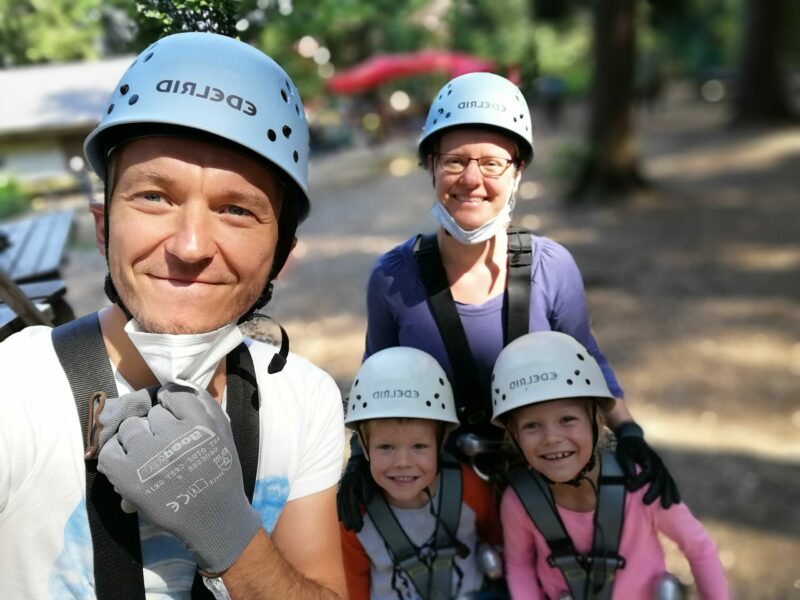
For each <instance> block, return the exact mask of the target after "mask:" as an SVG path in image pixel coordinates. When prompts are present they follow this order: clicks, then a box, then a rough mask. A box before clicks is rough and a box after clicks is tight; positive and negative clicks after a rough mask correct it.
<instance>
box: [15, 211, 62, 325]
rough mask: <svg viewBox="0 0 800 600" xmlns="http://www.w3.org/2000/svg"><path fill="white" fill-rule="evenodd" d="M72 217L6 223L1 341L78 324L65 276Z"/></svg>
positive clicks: (55, 215)
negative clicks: (34, 328)
mask: <svg viewBox="0 0 800 600" xmlns="http://www.w3.org/2000/svg"><path fill="white" fill-rule="evenodd" d="M72 217H73V212H72V210H66V211H59V212H48V213H43V214H41V215H36V216H34V217H31V218H27V219H22V220H19V221H14V222H10V223H0V301H2V302H0V340H2V339H4V338H6V337H8V336H9V335H11V334H12V333H14V332H15V331H18V330H20V329H22V328H23V327H25V326H26V325H33V324H52V323H59V322H65V321H66V320H69V319H70V318H72V316H73V315H72V310H71V309H70V308H69V306H68V305H67V304H66V301H65V300H64V294H65V292H66V286H65V285H64V282H63V281H62V280H61V278H60V274H59V270H60V268H61V264H62V262H63V257H64V248H65V246H66V243H67V240H68V239H69V234H70V230H71V228H72Z"/></svg>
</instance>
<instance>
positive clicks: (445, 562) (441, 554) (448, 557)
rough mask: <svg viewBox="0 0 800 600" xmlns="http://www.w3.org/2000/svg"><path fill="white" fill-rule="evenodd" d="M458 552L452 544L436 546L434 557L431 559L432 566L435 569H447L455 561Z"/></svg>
mask: <svg viewBox="0 0 800 600" xmlns="http://www.w3.org/2000/svg"><path fill="white" fill-rule="evenodd" d="M457 554H458V552H457V551H456V549H455V548H453V547H452V546H447V547H445V548H438V549H437V550H436V557H435V558H434V559H433V564H432V568H433V569H434V570H435V569H449V568H450V565H452V564H453V563H454V562H455V558H456V555H457Z"/></svg>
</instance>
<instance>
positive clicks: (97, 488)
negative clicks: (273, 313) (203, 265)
mask: <svg viewBox="0 0 800 600" xmlns="http://www.w3.org/2000/svg"><path fill="white" fill-rule="evenodd" d="M53 346H54V348H55V351H56V355H57V356H58V359H59V361H60V362H61V366H62V368H63V369H64V372H65V373H66V375H67V379H68V381H69V384H70V388H71V389H72V395H73V397H74V399H75V403H76V405H77V408H78V416H79V418H80V421H81V430H82V432H83V436H84V439H87V430H88V423H89V416H90V415H89V412H90V406H91V405H92V404H93V397H94V395H95V393H96V392H98V391H102V392H105V394H107V396H108V397H109V398H114V397H116V396H117V386H116V382H115V380H114V373H113V371H112V370H111V364H110V363H109V359H108V353H107V352H106V347H105V343H104V342H103V335H102V332H101V330H100V322H99V319H98V316H97V313H94V314H91V315H87V316H85V317H82V318H81V319H78V320H76V321H72V322H70V323H67V324H65V325H61V326H60V327H56V328H55V329H54V330H53ZM226 367H227V378H228V380H227V401H226V408H227V412H228V416H229V417H230V420H231V431H232V433H233V438H234V443H235V444H236V450H237V452H238V454H239V462H240V464H241V467H242V479H243V482H244V488H245V494H246V495H247V499H248V500H250V502H251V503H252V501H253V492H254V488H255V480H256V473H257V470H258V447H259V419H258V409H259V397H258V385H257V382H256V375H255V369H254V366H253V359H252V357H251V356H250V352H249V350H248V349H247V346H246V345H245V344H244V343H242V344H240V345H239V346H238V347H237V348H235V349H234V350H232V351H231V352H230V353H228V356H227V358H226ZM120 501H121V498H120V496H119V494H117V493H116V492H115V491H114V488H113V486H112V485H111V483H109V481H108V479H106V477H105V476H104V475H103V474H102V473H98V472H97V461H96V460H91V461H88V460H87V462H86V512H87V514H88V517H89V529H90V531H91V534H92V545H93V547H94V576H95V588H96V595H97V598H98V600H107V599H111V598H114V599H116V598H122V597H124V598H130V599H131V600H144V597H145V595H144V576H143V573H142V553H141V544H140V541H139V521H138V517H137V515H136V514H127V513H125V512H123V511H122V509H121V508H120ZM192 598H193V599H194V600H200V599H207V598H213V595H212V594H211V592H210V591H209V590H208V589H206V587H205V585H204V584H203V582H202V577H201V576H200V575H199V574H198V573H197V572H195V578H194V582H193V584H192Z"/></svg>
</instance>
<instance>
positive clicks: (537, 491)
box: [509, 451, 625, 600]
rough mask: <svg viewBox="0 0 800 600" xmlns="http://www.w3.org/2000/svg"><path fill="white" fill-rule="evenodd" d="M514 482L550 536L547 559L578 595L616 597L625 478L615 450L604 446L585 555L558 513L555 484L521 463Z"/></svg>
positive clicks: (595, 598) (538, 524)
mask: <svg viewBox="0 0 800 600" xmlns="http://www.w3.org/2000/svg"><path fill="white" fill-rule="evenodd" d="M509 483H510V484H511V487H512V488H513V489H514V492H516V494H517V496H518V497H519V499H520V501H521V502H522V505H523V506H524V507H525V511H526V512H527V513H528V516H529V517H530V519H531V521H533V523H534V525H536V528H537V529H538V530H539V532H540V533H541V534H542V536H543V537H544V538H545V540H546V541H547V545H548V547H549V548H550V556H548V557H547V562H548V563H549V564H550V566H551V567H555V568H558V569H559V570H560V571H561V573H562V575H563V576H564V580H565V581H566V583H567V587H568V588H569V591H570V595H571V597H572V598H573V599H574V600H581V599H584V600H588V599H592V600H610V599H611V593H612V590H613V586H614V574H615V572H616V570H617V569H621V568H623V567H624V566H625V559H624V558H623V557H622V556H620V555H619V542H620V538H621V536H622V524H623V518H624V511H625V478H624V476H623V473H622V469H621V468H620V466H619V463H617V460H616V458H615V457H614V454H613V452H610V451H604V452H603V459H602V463H601V473H600V478H599V482H598V489H599V496H598V499H597V507H596V508H595V514H594V534H593V541H592V550H591V553H590V554H588V555H585V554H580V553H579V552H578V551H577V550H576V549H575V546H574V544H573V543H572V538H570V536H569V534H568V533H567V530H566V528H565V527H564V523H563V522H562V521H561V517H560V516H559V514H558V510H557V508H556V505H555V502H554V500H553V497H552V493H551V491H550V487H549V486H548V485H547V483H546V482H545V480H544V479H543V478H542V477H541V475H539V474H538V473H537V472H536V471H533V470H531V469H528V468H524V467H523V468H518V469H515V470H514V471H512V472H511V473H509Z"/></svg>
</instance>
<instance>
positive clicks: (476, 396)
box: [414, 228, 533, 426]
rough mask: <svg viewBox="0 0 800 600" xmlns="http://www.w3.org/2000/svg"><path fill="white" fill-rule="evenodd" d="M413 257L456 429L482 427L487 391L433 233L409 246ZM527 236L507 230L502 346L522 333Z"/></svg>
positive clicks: (525, 326) (529, 260) (527, 298)
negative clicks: (449, 374) (447, 375)
mask: <svg viewBox="0 0 800 600" xmlns="http://www.w3.org/2000/svg"><path fill="white" fill-rule="evenodd" d="M414 257H415V259H416V261H417V266H418V267H419V271H420V276H421V278H422V283H423V285H424V286H425V291H426V292H427V294H428V302H429V304H430V307H431V313H432V314H433V319H434V321H435V322H436V326H437V327H438V329H439V333H440V334H441V336H442V341H443V343H444V347H445V351H446V352H447V357H448V358H449V360H450V365H451V367H452V369H453V379H454V381H453V388H454V391H455V397H456V405H457V409H458V419H459V421H461V424H462V425H468V426H469V425H475V424H477V423H486V422H488V420H489V416H490V409H489V406H491V403H490V401H489V390H487V389H483V388H482V386H481V384H480V381H479V379H478V369H477V366H476V364H475V358H474V356H473V355H472V351H471V350H470V347H469V342H468V341H467V334H466V333H465V331H464V326H463V324H462V323H461V318H460V317H459V315H458V309H457V308H456V304H455V301H454V300H453V295H452V293H451V292H450V283H449V282H448V280H447V272H446V271H445V269H444V265H443V264H442V256H441V254H440V253H439V244H438V243H437V242H436V234H435V233H430V234H420V235H418V236H417V240H416V241H415V243H414ZM532 264H533V252H532V249H531V234H530V231H528V230H525V229H517V228H511V229H509V230H508V276H507V278H506V289H507V292H508V293H507V294H506V302H507V307H506V308H507V310H506V318H505V329H504V331H503V341H504V345H508V343H509V342H511V341H513V340H515V339H516V338H518V337H520V336H521V335H524V334H526V333H528V330H529V321H530V302H531V267H532Z"/></svg>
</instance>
